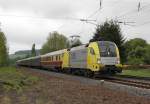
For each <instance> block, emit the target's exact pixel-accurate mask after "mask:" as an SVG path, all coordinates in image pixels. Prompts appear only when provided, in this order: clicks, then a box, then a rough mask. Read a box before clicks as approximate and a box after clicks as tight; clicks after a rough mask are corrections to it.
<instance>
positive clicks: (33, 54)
mask: <svg viewBox="0 0 150 104" xmlns="http://www.w3.org/2000/svg"><path fill="white" fill-rule="evenodd" d="M31 56H32V57H33V56H36V50H35V44H33V45H32V50H31Z"/></svg>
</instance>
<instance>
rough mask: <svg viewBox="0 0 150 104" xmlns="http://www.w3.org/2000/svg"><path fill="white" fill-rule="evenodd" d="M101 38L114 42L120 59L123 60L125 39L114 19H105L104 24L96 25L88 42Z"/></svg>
mask: <svg viewBox="0 0 150 104" xmlns="http://www.w3.org/2000/svg"><path fill="white" fill-rule="evenodd" d="M101 40H104V41H112V42H114V43H116V45H117V46H118V48H119V51H120V56H121V61H122V62H124V61H125V53H124V52H125V48H124V42H125V39H124V37H123V35H122V33H121V28H120V26H119V25H118V23H117V22H116V21H113V20H111V21H106V22H104V24H102V25H98V26H97V28H96V32H95V34H94V36H93V38H92V39H91V40H90V42H91V41H101Z"/></svg>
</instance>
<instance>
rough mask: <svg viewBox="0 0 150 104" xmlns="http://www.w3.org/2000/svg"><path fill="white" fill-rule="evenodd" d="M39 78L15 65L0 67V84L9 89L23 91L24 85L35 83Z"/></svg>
mask: <svg viewBox="0 0 150 104" xmlns="http://www.w3.org/2000/svg"><path fill="white" fill-rule="evenodd" d="M38 80H39V78H38V77H35V76H31V75H27V74H25V73H23V72H21V71H19V70H18V69H16V68H15V67H1V68H0V86H1V85H2V87H3V88H4V89H6V90H7V91H9V90H16V91H21V90H22V89H23V88H24V87H27V86H30V85H33V84H35V83H37V82H38Z"/></svg>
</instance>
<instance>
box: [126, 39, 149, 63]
mask: <svg viewBox="0 0 150 104" xmlns="http://www.w3.org/2000/svg"><path fill="white" fill-rule="evenodd" d="M125 49H126V56H127V61H126V63H127V64H132V65H139V64H150V45H149V44H148V43H147V42H146V41H145V40H144V39H141V38H135V39H131V40H129V41H127V42H126V43H125Z"/></svg>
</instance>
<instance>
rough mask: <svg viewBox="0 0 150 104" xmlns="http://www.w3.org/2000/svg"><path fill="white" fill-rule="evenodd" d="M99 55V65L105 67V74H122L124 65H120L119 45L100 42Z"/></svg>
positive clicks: (103, 69)
mask: <svg viewBox="0 0 150 104" xmlns="http://www.w3.org/2000/svg"><path fill="white" fill-rule="evenodd" d="M97 44H98V47H99V55H100V58H99V59H97V60H98V61H97V62H98V63H100V64H101V65H103V66H104V67H103V68H102V71H103V72H106V73H120V72H122V65H121V64H120V55H119V49H118V47H117V45H116V44H115V43H113V42H110V41H98V42H97Z"/></svg>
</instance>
